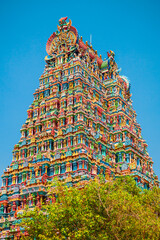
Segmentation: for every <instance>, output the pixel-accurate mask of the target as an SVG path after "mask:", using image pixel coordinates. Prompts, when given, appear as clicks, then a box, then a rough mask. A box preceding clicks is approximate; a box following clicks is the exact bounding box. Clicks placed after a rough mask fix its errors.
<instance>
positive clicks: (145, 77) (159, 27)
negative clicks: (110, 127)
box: [0, 0, 160, 179]
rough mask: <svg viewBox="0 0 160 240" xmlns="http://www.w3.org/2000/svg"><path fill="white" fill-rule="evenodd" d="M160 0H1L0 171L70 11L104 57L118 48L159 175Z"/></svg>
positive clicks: (76, 25)
mask: <svg viewBox="0 0 160 240" xmlns="http://www.w3.org/2000/svg"><path fill="white" fill-rule="evenodd" d="M159 13H160V2H159V1H158V0H157V1H155V0H152V1H148V0H134V1H128V0H127V1H123V0H121V1H119V0H115V1H112V0H110V1H107V0H105V1H102V0H101V1H94V0H92V1H87V0H85V1H84V0H81V1H72V0H71V1H64V0H61V1H54V0H47V1H41V0H39V1H37V0H28V1H25V0H23V1H17V0H14V1H11V0H8V1H5V0H1V1H0V24H1V27H0V29H1V35H0V36H1V37H0V175H1V174H2V172H3V169H4V168H5V167H7V166H8V165H9V164H10V163H11V160H12V150H13V146H14V145H15V144H16V143H17V142H18V141H19V138H20V128H21V126H22V124H23V123H24V122H25V120H26V117H27V109H28V107H29V105H30V104H31V103H32V101H33V92H34V91H35V89H36V88H37V87H38V86H39V77H40V75H41V74H42V72H43V69H44V65H45V62H44V57H45V56H46V51H45V46H46V42H47V39H48V38H49V37H50V35H51V34H52V33H53V32H54V31H56V29H57V24H58V20H59V19H60V18H61V17H65V16H68V17H69V18H70V19H71V20H72V24H73V26H75V27H76V28H77V30H78V32H79V35H82V36H83V40H84V41H86V40H89V38H90V34H92V45H93V47H94V49H95V50H97V51H98V53H99V54H102V57H103V58H105V57H106V56H107V51H108V50H113V51H114V52H115V54H116V61H117V64H118V66H119V67H121V68H122V72H121V73H122V75H125V76H127V77H128V78H129V79H130V82H131V92H132V100H133V106H134V109H135V110H136V112H137V114H138V117H137V119H138V122H139V123H140V124H141V127H142V136H143V138H144V139H146V141H147V143H148V145H149V147H148V150H149V154H150V156H151V157H152V158H153V161H154V170H155V172H156V174H158V176H159V179H160V154H159V151H160V126H159V125H160V44H159V42H160V40H159V39H160V14H159Z"/></svg>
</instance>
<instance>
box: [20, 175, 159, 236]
mask: <svg viewBox="0 0 160 240" xmlns="http://www.w3.org/2000/svg"><path fill="white" fill-rule="evenodd" d="M51 192H54V193H55V194H56V202H55V203H50V204H46V205H43V206H42V208H41V209H39V208H38V207H35V208H34V210H32V211H29V209H26V211H25V213H24V215H23V217H22V222H21V224H20V225H21V227H23V228H24V230H27V231H28V234H29V237H26V236H23V239H36V240H40V239H43V240H45V239H47V240H51V239H54V240H59V239H79V240H80V239H83V240H84V239H86V240H92V239H99V240H102V239H104V240H122V239H130V240H132V239H136V240H142V239H148V240H149V239H152V240H154V239H155V240H157V239H160V217H159V216H160V189H159V188H154V189H153V190H144V191H142V190H141V189H139V188H138V187H137V186H136V183H135V181H134V180H133V179H132V178H131V177H119V178H117V179H116V180H114V181H109V182H106V181H105V180H104V179H103V177H101V178H96V179H94V180H92V181H90V182H89V183H88V184H86V185H85V186H84V187H83V188H81V186H80V185H79V186H77V187H67V186H66V185H64V184H62V183H59V182H57V184H56V186H55V187H53V186H52V187H50V189H49V193H50V194H51ZM51 195H52V194H51ZM22 232H23V231H22Z"/></svg>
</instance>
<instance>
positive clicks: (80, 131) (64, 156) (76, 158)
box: [0, 18, 159, 239]
mask: <svg viewBox="0 0 160 240" xmlns="http://www.w3.org/2000/svg"><path fill="white" fill-rule="evenodd" d="M46 51H47V54H48V55H47V56H46V57H45V62H46V65H45V69H44V72H43V74H42V75H41V77H40V79H39V88H37V89H36V90H35V93H34V94H33V95H34V100H33V103H32V104H31V105H30V106H29V109H28V110H27V113H28V117H27V120H26V122H25V123H24V124H23V126H22V128H21V130H20V131H21V138H20V140H19V142H18V143H17V144H16V145H15V146H14V149H13V159H12V162H11V164H10V166H8V167H7V168H6V169H5V171H4V174H3V175H2V187H1V189H0V239H19V228H18V227H17V226H16V223H17V222H18V221H19V220H18V219H17V214H18V213H21V212H22V211H23V209H24V207H25V206H26V205H29V207H30V208H32V207H34V206H35V205H38V206H40V205H41V204H42V202H45V201H47V200H48V198H47V195H46V193H47V185H48V182H50V181H51V180H52V179H53V178H54V177H58V178H59V179H61V180H64V181H65V182H66V184H68V185H69V184H70V185H72V186H74V185H76V183H77V182H80V183H81V184H82V185H83V184H86V183H87V181H88V180H89V179H91V178H94V177H95V176H96V175H98V174H100V173H101V174H103V175H104V176H105V178H106V180H108V179H114V178H115V177H118V176H120V175H131V176H133V178H134V179H135V181H136V182H137V184H138V185H139V186H140V187H141V188H145V189H149V188H152V187H153V186H155V185H158V184H159V182H158V178H157V176H156V175H155V174H154V171H153V161H152V158H151V157H150V156H149V154H148V152H147V143H146V142H145V140H144V139H143V138H142V136H141V127H140V125H139V124H138V123H137V121H136V112H135V110H134V109H133V107H132V100H131V93H130V83H129V81H128V79H127V77H125V76H121V75H120V69H119V68H118V66H117V64H116V62H115V54H114V52H113V51H109V52H108V53H107V54H108V56H107V60H102V57H101V55H100V56H98V54H97V51H95V50H94V49H93V47H92V46H91V45H90V44H89V43H88V42H86V43H84V42H83V40H82V37H79V35H78V32H77V29H76V28H75V27H73V26H72V23H71V20H69V22H67V18H61V19H60V20H59V25H58V30H57V31H56V32H54V33H53V34H52V35H51V36H50V38H49V39H48V41H47V45H46ZM7 236H10V237H9V238H7Z"/></svg>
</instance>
